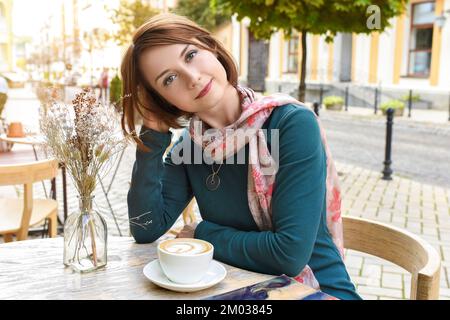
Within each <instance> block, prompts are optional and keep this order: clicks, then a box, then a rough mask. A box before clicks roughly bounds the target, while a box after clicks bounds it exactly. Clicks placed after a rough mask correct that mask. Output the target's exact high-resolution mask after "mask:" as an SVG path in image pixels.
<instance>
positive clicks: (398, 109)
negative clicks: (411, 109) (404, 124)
mask: <svg viewBox="0 0 450 320" xmlns="http://www.w3.org/2000/svg"><path fill="white" fill-rule="evenodd" d="M389 108H392V109H394V116H400V117H401V116H403V111H404V110H405V104H404V103H403V102H402V101H400V100H389V101H386V102H383V103H382V104H381V106H380V109H381V112H382V113H383V115H386V111H387V109H389Z"/></svg>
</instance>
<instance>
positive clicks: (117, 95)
mask: <svg viewBox="0 0 450 320" xmlns="http://www.w3.org/2000/svg"><path fill="white" fill-rule="evenodd" d="M121 95H122V80H120V78H119V76H118V75H117V74H116V75H115V77H114V78H112V80H111V84H110V92H109V101H110V102H111V104H113V105H114V106H116V108H117V109H119V110H120V109H121V104H120V101H121V98H122V97H121Z"/></svg>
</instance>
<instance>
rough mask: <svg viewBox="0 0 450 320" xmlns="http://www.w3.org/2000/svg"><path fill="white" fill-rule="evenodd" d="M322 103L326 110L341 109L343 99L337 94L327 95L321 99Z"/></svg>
mask: <svg viewBox="0 0 450 320" xmlns="http://www.w3.org/2000/svg"><path fill="white" fill-rule="evenodd" d="M323 104H324V105H325V108H326V109H327V110H336V111H341V110H342V106H343V105H344V99H342V98H341V97H339V96H328V97H325V99H323Z"/></svg>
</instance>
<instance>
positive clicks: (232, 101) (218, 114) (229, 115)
mask: <svg viewBox="0 0 450 320" xmlns="http://www.w3.org/2000/svg"><path fill="white" fill-rule="evenodd" d="M224 97H226V98H224V99H223V100H222V101H221V102H220V104H219V105H217V106H216V107H215V108H213V109H211V110H210V112H207V113H201V114H197V115H198V117H199V118H200V119H201V120H202V121H203V122H206V123H207V124H208V125H209V126H210V127H211V128H218V129H222V128H224V127H227V126H229V125H231V124H233V123H235V122H236V121H237V119H239V117H240V116H241V113H242V108H241V100H240V96H239V92H238V90H237V89H236V88H235V87H233V86H232V85H231V84H230V85H229V86H228V87H227V89H226V90H225V94H224Z"/></svg>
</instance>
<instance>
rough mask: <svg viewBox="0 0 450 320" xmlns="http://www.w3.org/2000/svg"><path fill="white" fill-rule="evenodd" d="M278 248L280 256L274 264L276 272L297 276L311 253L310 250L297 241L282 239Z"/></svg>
mask: <svg viewBox="0 0 450 320" xmlns="http://www.w3.org/2000/svg"><path fill="white" fill-rule="evenodd" d="M288 242H289V243H288ZM283 247H284V248H283ZM278 248H279V253H280V256H279V259H278V261H277V266H276V269H277V273H278V274H285V275H287V276H289V277H295V276H297V275H298V274H299V273H300V272H301V271H302V270H303V268H305V266H306V265H307V264H308V261H309V259H310V257H311V253H312V250H308V249H306V248H305V246H304V245H302V244H301V243H300V242H299V241H294V242H291V241H282V243H281V244H280V245H279V247H278ZM309 251H311V252H309Z"/></svg>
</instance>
